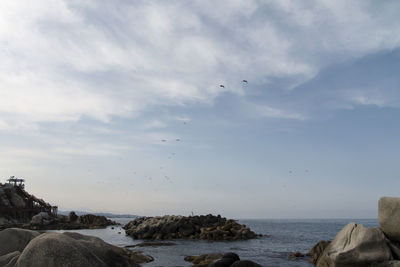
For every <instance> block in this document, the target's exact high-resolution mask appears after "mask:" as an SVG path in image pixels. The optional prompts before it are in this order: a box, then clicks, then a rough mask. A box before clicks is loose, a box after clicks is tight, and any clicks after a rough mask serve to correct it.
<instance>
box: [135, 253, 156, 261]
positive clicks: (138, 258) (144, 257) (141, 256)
mask: <svg viewBox="0 0 400 267" xmlns="http://www.w3.org/2000/svg"><path fill="white" fill-rule="evenodd" d="M130 258H131V259H132V260H133V261H134V262H136V263H147V262H151V261H154V258H153V257H152V256H150V255H146V254H143V252H141V251H133V252H132V254H131V257H130Z"/></svg>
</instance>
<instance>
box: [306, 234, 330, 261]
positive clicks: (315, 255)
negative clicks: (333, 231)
mask: <svg viewBox="0 0 400 267" xmlns="http://www.w3.org/2000/svg"><path fill="white" fill-rule="evenodd" d="M330 243H331V241H324V240H321V241H319V242H318V243H317V244H315V245H314V246H313V247H312V248H311V249H310V250H309V251H308V252H307V254H306V255H307V256H308V257H309V258H308V261H309V262H311V263H314V264H316V263H317V261H318V259H319V257H320V256H321V255H322V252H324V250H325V248H326V247H327V246H328V245H329V244H330Z"/></svg>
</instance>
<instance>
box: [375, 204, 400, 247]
mask: <svg viewBox="0 0 400 267" xmlns="http://www.w3.org/2000/svg"><path fill="white" fill-rule="evenodd" d="M378 218H379V224H380V226H381V228H382V230H383V232H384V233H385V234H386V235H387V236H388V237H389V238H390V240H393V241H400V227H399V226H400V198H398V197H382V198H381V199H379V203H378Z"/></svg>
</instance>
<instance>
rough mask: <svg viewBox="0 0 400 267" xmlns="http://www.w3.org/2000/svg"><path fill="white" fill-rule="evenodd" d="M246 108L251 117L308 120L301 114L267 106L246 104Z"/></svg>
mask: <svg viewBox="0 0 400 267" xmlns="http://www.w3.org/2000/svg"><path fill="white" fill-rule="evenodd" d="M245 108H246V110H247V111H249V112H250V114H251V115H253V116H256V117H261V118H276V119H293V120H305V119H306V117H305V116H304V115H303V114H301V113H297V112H291V111H286V110H283V109H279V108H275V107H271V106H267V105H260V104H254V103H246V104H245Z"/></svg>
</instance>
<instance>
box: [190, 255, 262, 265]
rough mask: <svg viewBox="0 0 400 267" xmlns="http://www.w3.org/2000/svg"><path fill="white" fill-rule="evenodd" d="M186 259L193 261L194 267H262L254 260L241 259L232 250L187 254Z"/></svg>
mask: <svg viewBox="0 0 400 267" xmlns="http://www.w3.org/2000/svg"><path fill="white" fill-rule="evenodd" d="M185 261H188V262H191V263H193V265H192V267H261V265H259V264H257V263H255V262H253V261H249V260H240V258H239V255H237V254H236V253H232V252H228V253H225V254H223V255H222V254H219V253H216V254H203V255H198V256H187V257H185Z"/></svg>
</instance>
